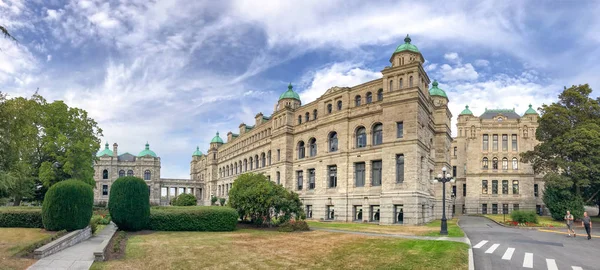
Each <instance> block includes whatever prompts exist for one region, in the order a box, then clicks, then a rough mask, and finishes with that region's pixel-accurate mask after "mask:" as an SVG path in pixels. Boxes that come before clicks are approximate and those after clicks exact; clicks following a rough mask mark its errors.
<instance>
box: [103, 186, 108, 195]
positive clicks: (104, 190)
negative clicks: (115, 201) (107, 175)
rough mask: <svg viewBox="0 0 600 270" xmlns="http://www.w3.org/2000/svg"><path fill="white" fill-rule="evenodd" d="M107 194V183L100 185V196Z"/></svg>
mask: <svg viewBox="0 0 600 270" xmlns="http://www.w3.org/2000/svg"><path fill="white" fill-rule="evenodd" d="M107 195H108V185H102V196H107Z"/></svg>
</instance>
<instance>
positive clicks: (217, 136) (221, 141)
mask: <svg viewBox="0 0 600 270" xmlns="http://www.w3.org/2000/svg"><path fill="white" fill-rule="evenodd" d="M210 143H223V139H221V137H219V132H218V131H217V135H215V136H214V137H213V138H212V140H210Z"/></svg>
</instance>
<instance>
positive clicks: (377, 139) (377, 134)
mask: <svg viewBox="0 0 600 270" xmlns="http://www.w3.org/2000/svg"><path fill="white" fill-rule="evenodd" d="M382 143H383V125H382V124H381V123H377V124H375V125H374V126H373V145H380V144H382Z"/></svg>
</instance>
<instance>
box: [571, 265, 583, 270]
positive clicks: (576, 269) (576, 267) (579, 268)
mask: <svg viewBox="0 0 600 270" xmlns="http://www.w3.org/2000/svg"><path fill="white" fill-rule="evenodd" d="M571 268H573V270H583V268H581V267H579V266H571Z"/></svg>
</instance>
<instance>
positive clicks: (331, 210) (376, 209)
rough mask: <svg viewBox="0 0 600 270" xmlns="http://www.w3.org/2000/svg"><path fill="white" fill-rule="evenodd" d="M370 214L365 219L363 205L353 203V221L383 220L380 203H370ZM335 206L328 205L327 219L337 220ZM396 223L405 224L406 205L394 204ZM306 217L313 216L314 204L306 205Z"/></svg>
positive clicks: (326, 210)
mask: <svg viewBox="0 0 600 270" xmlns="http://www.w3.org/2000/svg"><path fill="white" fill-rule="evenodd" d="M368 209H369V216H368V218H367V219H365V217H364V215H363V206H362V205H353V206H352V221H357V222H362V221H363V220H368V221H371V222H379V220H381V207H380V206H379V205H370V206H369V208H368ZM335 213H336V212H335V206H334V205H327V206H326V209H325V219H326V220H335V219H336V214H335ZM393 215H394V223H397V224H403V223H404V205H402V204H397V205H394V213H393ZM306 217H307V218H313V206H312V205H306Z"/></svg>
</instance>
